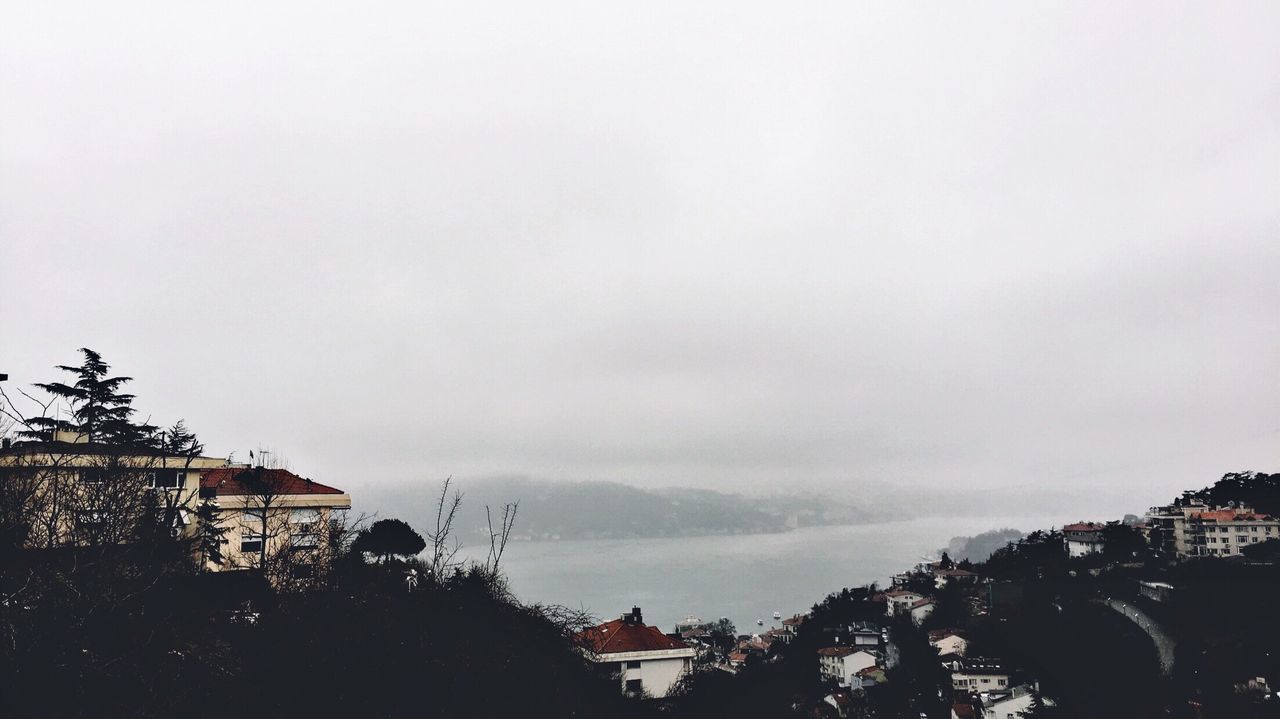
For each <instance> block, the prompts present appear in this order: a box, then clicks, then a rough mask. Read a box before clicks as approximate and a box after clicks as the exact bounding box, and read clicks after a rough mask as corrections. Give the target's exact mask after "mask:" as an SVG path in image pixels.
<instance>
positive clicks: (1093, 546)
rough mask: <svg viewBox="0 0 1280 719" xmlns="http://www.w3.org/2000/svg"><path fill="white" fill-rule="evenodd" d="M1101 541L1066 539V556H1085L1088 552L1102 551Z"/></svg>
mask: <svg viewBox="0 0 1280 719" xmlns="http://www.w3.org/2000/svg"><path fill="white" fill-rule="evenodd" d="M1102 546H1103V545H1102V542H1082V541H1079V540H1075V539H1068V540H1067V556H1068V557H1072V558H1076V557H1086V556H1088V555H1090V554H1097V553H1098V552H1101V551H1102Z"/></svg>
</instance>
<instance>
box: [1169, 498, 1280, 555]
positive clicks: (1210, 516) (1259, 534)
mask: <svg viewBox="0 0 1280 719" xmlns="http://www.w3.org/2000/svg"><path fill="white" fill-rule="evenodd" d="M1186 524H1187V528H1186V535H1187V542H1188V545H1189V553H1190V554H1191V555H1192V556H1200V557H1233V556H1240V555H1241V554H1243V553H1244V548H1245V547H1247V546H1249V545H1250V544H1258V543H1259V542H1265V541H1267V540H1268V539H1280V518H1277V517H1273V516H1271V515H1269V514H1259V513H1258V512H1255V511H1253V509H1252V508H1250V507H1247V506H1244V505H1240V506H1236V507H1227V508H1226V509H1214V510H1208V511H1203V512H1194V513H1191V514H1190V515H1189V516H1188V517H1187V520H1186Z"/></svg>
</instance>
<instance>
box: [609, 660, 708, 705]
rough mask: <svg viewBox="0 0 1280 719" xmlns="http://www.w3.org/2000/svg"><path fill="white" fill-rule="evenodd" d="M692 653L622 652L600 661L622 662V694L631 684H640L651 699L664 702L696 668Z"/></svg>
mask: <svg viewBox="0 0 1280 719" xmlns="http://www.w3.org/2000/svg"><path fill="white" fill-rule="evenodd" d="M693 654H694V652H693V650H692V649H669V650H663V651H652V652H621V653H617V654H604V655H601V656H600V658H599V661H602V662H618V664H619V665H620V670H619V672H618V673H619V675H620V676H619V680H620V682H621V683H622V690H623V691H627V689H628V686H634V685H628V682H633V681H636V680H639V682H640V689H643V690H644V691H645V692H646V693H647V694H648V695H649V696H651V697H653V698H655V699H661V698H662V697H665V696H666V695H667V694H668V693H670V692H671V689H672V687H674V686H675V685H676V682H678V681H680V678H681V677H683V676H684V675H685V673H686V672H688V671H689V669H690V668H691V667H692V665H693Z"/></svg>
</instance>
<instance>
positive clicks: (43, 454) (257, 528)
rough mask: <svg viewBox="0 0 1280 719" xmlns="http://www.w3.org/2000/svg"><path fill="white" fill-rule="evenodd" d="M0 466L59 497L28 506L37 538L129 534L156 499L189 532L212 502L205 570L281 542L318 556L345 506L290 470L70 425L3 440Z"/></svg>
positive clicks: (53, 541)
mask: <svg viewBox="0 0 1280 719" xmlns="http://www.w3.org/2000/svg"><path fill="white" fill-rule="evenodd" d="M0 470H2V471H3V473H4V476H5V481H7V482H10V483H11V486H13V485H15V484H18V485H20V484H22V483H27V485H28V486H29V487H30V488H33V489H34V488H39V489H40V491H41V492H45V493H49V494H53V495H56V496H58V497H59V498H60V500H61V501H60V502H59V503H58V504H57V505H56V506H54V505H50V506H49V507H40V506H36V508H35V509H34V510H33V515H34V521H33V522H32V525H31V526H30V527H27V528H24V532H25V540H26V542H27V544H29V545H30V546H34V547H55V546H63V545H86V544H103V543H122V542H126V541H129V538H130V536H131V535H130V532H131V528H132V525H133V523H135V522H136V521H137V520H138V518H140V517H141V516H142V515H143V514H144V512H146V511H149V510H150V509H153V508H156V509H159V510H161V511H162V512H163V513H164V514H166V515H168V517H167V521H169V522H170V523H171V524H172V527H173V532H174V533H175V535H186V536H193V535H194V534H195V533H196V532H197V531H198V530H199V528H198V527H197V522H196V517H197V514H198V508H199V507H200V505H201V504H202V503H203V502H208V503H209V507H210V508H211V509H212V510H213V516H214V519H215V526H216V527H217V528H218V529H220V530H221V532H220V533H221V535H222V540H223V543H224V546H223V549H222V551H221V552H220V554H221V557H220V558H219V557H213V556H208V555H205V556H204V557H203V562H204V567H203V568H204V569H206V570H208V571H222V570H228V569H246V568H252V567H258V566H259V565H260V561H261V558H262V556H263V551H264V549H265V551H266V555H267V556H277V553H279V552H280V551H281V550H282V549H288V550H290V552H291V556H293V557H306V556H314V555H316V554H317V552H318V551H319V550H320V549H322V548H323V547H324V546H326V545H327V542H325V539H326V538H327V536H328V529H329V527H330V522H331V520H333V519H335V518H336V515H335V514H334V513H335V512H337V511H341V510H346V509H349V508H350V507H351V497H350V496H348V495H347V494H346V493H344V492H343V491H342V490H340V489H336V488H334V487H329V486H327V485H323V484H320V483H318V482H314V481H312V480H309V479H304V478H302V477H299V476H298V475H296V474H293V473H292V472H288V471H286V470H281V469H263V468H261V467H249V466H248V465H236V464H232V463H230V462H228V460H226V459H223V458H218V457H207V456H201V455H179V454H173V453H167V452H164V451H162V450H159V449H155V448H148V447H134V448H129V449H127V450H122V449H121V448H120V447H118V446H109V445H103V444H99V443H94V442H89V441H87V440H86V439H85V438H84V436H83V435H77V434H74V433H71V432H57V433H55V435H54V440H52V441H36V442H18V443H13V444H10V445H8V446H5V447H3V448H0ZM264 516H265V522H264ZM219 560H221V561H219ZM304 564H306V563H305V562H303V563H296V562H295V563H294V566H295V567H300V566H302V565H304Z"/></svg>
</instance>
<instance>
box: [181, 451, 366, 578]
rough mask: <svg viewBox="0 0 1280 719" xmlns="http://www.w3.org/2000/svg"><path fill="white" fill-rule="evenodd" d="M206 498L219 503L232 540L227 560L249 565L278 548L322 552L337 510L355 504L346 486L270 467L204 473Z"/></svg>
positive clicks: (235, 565) (239, 566)
mask: <svg viewBox="0 0 1280 719" xmlns="http://www.w3.org/2000/svg"><path fill="white" fill-rule="evenodd" d="M200 497H201V500H202V501H210V502H213V503H214V505H215V506H216V508H217V516H218V520H219V521H218V525H219V526H220V527H221V528H223V529H225V530H226V532H225V534H224V535H223V536H224V539H226V541H227V544H226V546H225V548H224V549H223V552H222V554H223V557H222V558H223V563H222V564H221V565H218V566H212V564H211V566H210V567H209V568H210V569H213V570H215V571H216V570H218V569H246V568H252V567H257V566H259V565H260V563H261V561H262V558H263V556H266V557H271V556H274V555H275V554H276V553H277V552H281V551H289V552H295V553H307V552H317V551H321V550H322V549H323V548H324V545H325V537H326V534H327V529H328V527H329V522H330V520H332V519H334V512H338V511H344V510H347V509H350V508H351V497H350V496H348V495H347V494H346V493H345V492H343V491H342V490H341V489H337V488H335V487H330V486H328V485H325V484H320V483H319V482H315V481H312V480H310V479H307V478H305V477H299V476H298V475H296V474H294V473H293V472H290V471H289V470H287V469H267V468H264V467H245V466H239V467H235V466H232V467H217V468H214V469H206V470H203V471H202V472H201V473H200Z"/></svg>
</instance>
